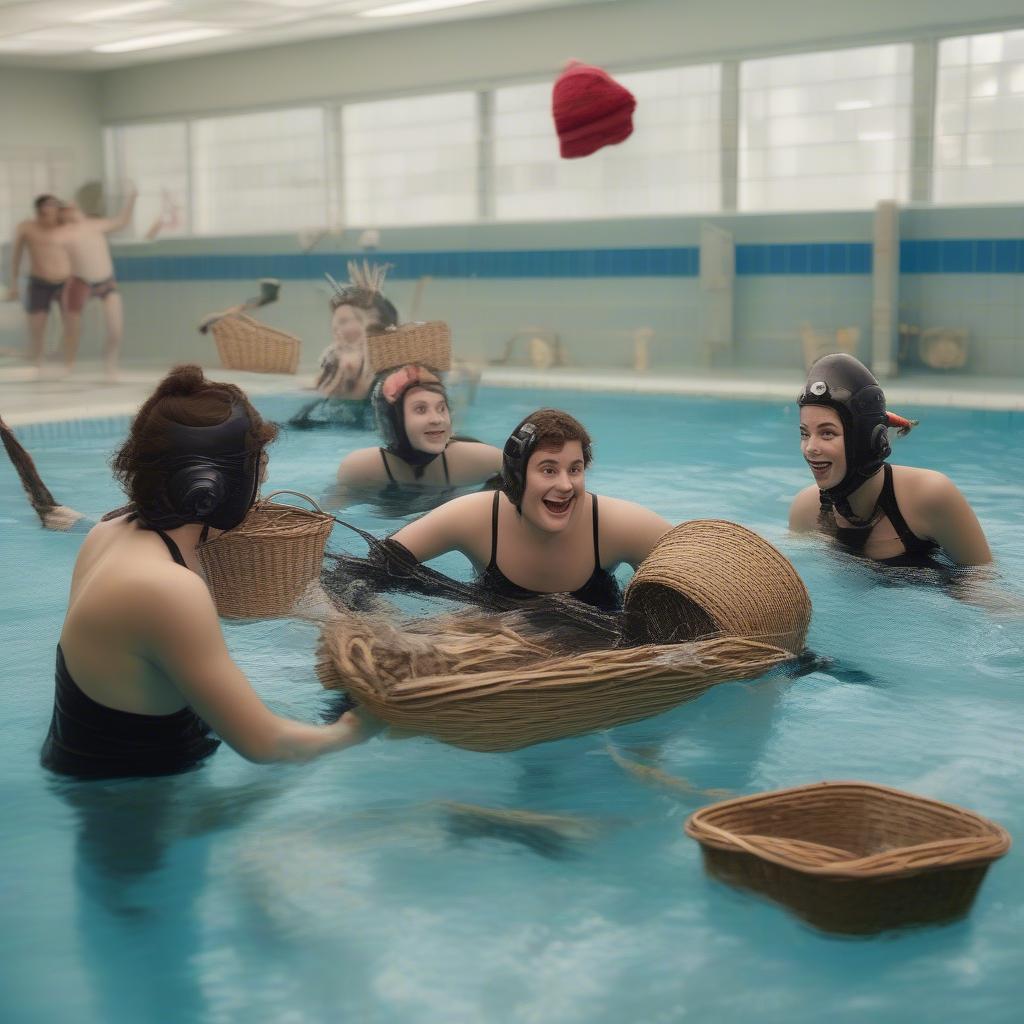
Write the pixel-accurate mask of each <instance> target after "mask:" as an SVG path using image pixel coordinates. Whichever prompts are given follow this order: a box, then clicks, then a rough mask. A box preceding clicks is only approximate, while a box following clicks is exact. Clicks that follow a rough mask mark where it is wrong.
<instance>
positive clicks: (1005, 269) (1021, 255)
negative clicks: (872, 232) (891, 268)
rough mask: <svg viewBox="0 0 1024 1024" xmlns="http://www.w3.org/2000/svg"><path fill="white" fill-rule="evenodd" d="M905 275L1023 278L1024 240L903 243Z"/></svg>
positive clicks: (902, 262) (942, 239)
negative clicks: (966, 275) (981, 275)
mask: <svg viewBox="0 0 1024 1024" xmlns="http://www.w3.org/2000/svg"><path fill="white" fill-rule="evenodd" d="M900 273H902V274H1024V238H929V239H921V240H916V241H910V240H906V241H902V242H900Z"/></svg>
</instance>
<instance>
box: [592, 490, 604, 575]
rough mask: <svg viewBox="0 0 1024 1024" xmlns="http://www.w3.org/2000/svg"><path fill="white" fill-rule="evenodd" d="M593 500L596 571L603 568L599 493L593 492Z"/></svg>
mask: <svg viewBox="0 0 1024 1024" xmlns="http://www.w3.org/2000/svg"><path fill="white" fill-rule="evenodd" d="M590 497H591V500H592V501H593V503H594V571H595V572H596V571H597V570H598V569H600V568H601V547H600V545H599V544H598V541H597V495H596V494H592V495H591V496H590Z"/></svg>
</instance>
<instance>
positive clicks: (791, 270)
mask: <svg viewBox="0 0 1024 1024" xmlns="http://www.w3.org/2000/svg"><path fill="white" fill-rule="evenodd" d="M870 273H871V243H870V242H799V243H794V244H785V245H778V244H763V245H737V246H736V276H737V277H760V276H763V275H769V274H870Z"/></svg>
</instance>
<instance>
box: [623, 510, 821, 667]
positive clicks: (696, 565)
mask: <svg viewBox="0 0 1024 1024" xmlns="http://www.w3.org/2000/svg"><path fill="white" fill-rule="evenodd" d="M625 608H626V633H627V635H628V636H630V638H631V639H632V640H634V641H636V642H650V643H672V642H676V641H683V640H696V639H699V638H701V637H707V636H713V635H717V634H722V635H727V636H742V637H750V638H752V639H756V640H761V641H763V642H764V643H767V644H773V645H775V646H777V647H782V648H784V649H785V650H787V651H791V652H792V653H794V654H796V653H798V652H799V651H801V650H802V649H803V646H804V638H805V637H806V635H807V627H808V625H809V623H810V620H811V600H810V597H809V596H808V594H807V588H806V587H805V586H804V584H803V580H801V579H800V576H799V575H798V574H797V571H796V569H794V568H793V565H792V563H790V561H789V559H787V558H786V556H785V555H783V554H782V552H780V551H779V550H778V549H776V548H774V547H773V546H772V545H771V544H769V543H768V541H766V540H765V539H764V538H763V537H759V536H758V535H757V534H756V533H753V532H751V531H750V530H748V529H746V528H745V527H743V526H739V525H737V524H736V523H730V522H727V521H726V520H723V519H697V520H694V521H692V522H688V523H680V525H679V526H676V527H674V528H673V529H672V530H670V531H669V532H668V533H667V534H665V536H664V537H662V538H661V540H660V541H658V543H657V544H656V545H655V547H654V550H653V551H652V552H651V553H650V554H649V555H648V556H647V558H645V559H644V561H643V564H642V565H641V566H640V567H639V568H638V569H637V571H636V574H635V575H634V577H633V579H632V580H630V582H629V586H628V587H627V588H626V596H625Z"/></svg>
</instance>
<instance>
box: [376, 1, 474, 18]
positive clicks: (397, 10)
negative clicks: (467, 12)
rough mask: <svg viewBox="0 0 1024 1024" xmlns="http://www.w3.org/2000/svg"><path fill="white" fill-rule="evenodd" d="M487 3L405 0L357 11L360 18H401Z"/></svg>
mask: <svg viewBox="0 0 1024 1024" xmlns="http://www.w3.org/2000/svg"><path fill="white" fill-rule="evenodd" d="M485 3H490V0H405V2H403V3H398V4H388V6H387V7H371V8H370V9H369V10H366V11H357V12H356V13H357V14H358V15H359V17H360V18H400V17H402V15H403V14H426V13H427V12H428V11H444V10H447V9H448V8H449V7H468V6H469V5H470V4H485Z"/></svg>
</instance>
